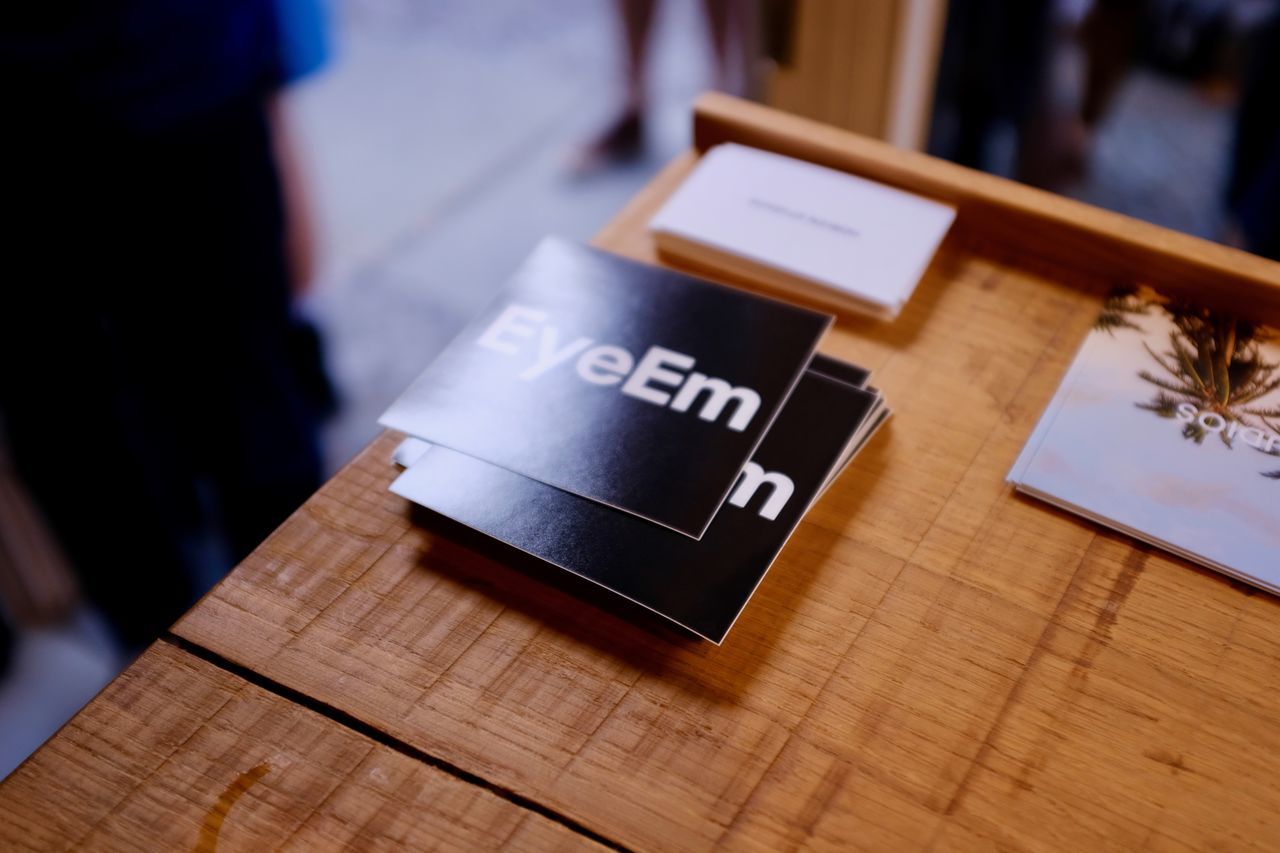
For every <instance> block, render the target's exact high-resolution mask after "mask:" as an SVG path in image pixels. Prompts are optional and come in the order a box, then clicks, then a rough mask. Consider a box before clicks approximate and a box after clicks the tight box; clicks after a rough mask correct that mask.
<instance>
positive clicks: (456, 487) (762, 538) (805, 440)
mask: <svg viewBox="0 0 1280 853" xmlns="http://www.w3.org/2000/svg"><path fill="white" fill-rule="evenodd" d="M833 375H840V376H842V377H844V378H845V379H852V380H854V381H855V382H857V383H858V384H862V383H865V381H866V378H867V376H866V371H864V370H862V369H861V368H858V367H856V366H854V365H848V364H845V363H843V362H839V361H836V360H834V359H829V358H826V357H821V356H820V357H818V358H816V359H815V362H814V364H813V366H812V367H811V368H810V369H809V371H808V372H806V373H805V374H804V376H803V378H801V380H800V382H799V384H798V385H797V387H796V389H795V391H794V393H792V394H791V396H790V398H789V399H788V400H787V402H786V404H785V406H784V407H783V409H782V411H781V413H780V414H779V415H778V417H777V419H776V421H775V422H774V424H773V426H772V427H771V429H770V430H769V432H768V434H767V435H766V436H765V438H764V441H763V442H762V443H761V444H760V446H759V448H757V449H756V451H755V453H754V454H753V455H752V457H751V459H750V460H749V461H747V462H746V463H745V465H743V466H740V469H739V473H738V474H737V477H736V479H731V488H730V490H729V492H728V497H727V499H726V500H725V501H724V504H723V506H721V507H720V508H719V512H718V513H716V514H715V517H714V520H713V521H712V522H711V524H710V525H709V527H708V528H707V531H706V533H705V534H704V535H703V537H702V538H701V540H694V539H691V538H689V537H688V536H684V535H681V534H679V533H676V532H674V531H672V530H669V529H666V528H664V527H661V526H658V525H655V524H652V523H650V522H647V521H645V520H644V519H641V518H638V517H636V516H634V515H629V514H626V513H622V512H619V511H617V510H615V509H612V508H610V507H608V506H605V505H603V504H600V503H597V502H595V501H591V500H587V499H584V498H582V497H580V496H578V495H574V494H570V493H569V492H566V491H563V490H560V489H557V488H555V487H553V486H550V485H547V484H546V483H543V482H539V481H538V480H535V479H532V478H529V477H524V476H521V475H520V474H517V473H515V472H514V471H512V470H510V469H509V468H507V467H503V466H500V465H495V464H491V463H489V462H485V461H483V460H481V459H478V458H476V457H474V456H469V455H467V454H463V453H459V452H457V451H455V450H451V449H449V448H446V447H442V446H430V445H427V444H425V443H421V442H418V443H417V444H416V445H408V444H407V445H405V446H402V448H401V450H400V451H398V459H399V461H401V462H402V464H408V465H409V468H408V470H406V471H405V472H404V473H403V474H402V475H401V476H400V477H399V479H397V480H396V481H395V483H394V484H393V485H392V491H394V492H396V493H397V494H399V495H402V496H404V497H406V498H408V499H410V500H412V501H413V502H415V503H417V504H420V505H421V506H424V507H426V508H428V509H430V510H433V511H435V512H437V513H440V514H441V515H444V516H446V517H448V518H451V519H453V520H454V521H457V522H460V523H462V524H463V525H466V526H468V527H471V528H474V529H475V530H478V531H480V532H482V533H484V534H486V535H488V536H491V537H493V538H495V539H497V540H500V541H502V542H505V543H507V544H508V545H511V546H514V547H516V548H518V549H520V550H522V551H524V552H526V553H529V554H532V555H533V556H535V557H538V558H540V559H542V560H545V561H547V562H549V563H551V564H554V565H556V566H559V567H561V568H564V569H567V570H568V571H570V572H573V573H574V574H577V575H579V576H581V577H584V578H587V579H589V580H591V581H593V582H595V583H597V584H600V585H601V586H603V587H605V588H607V589H609V590H612V591H613V592H615V593H617V594H619V595H622V596H625V597H626V598H628V599H630V600H632V601H634V602H636V603H638V604H640V605H642V606H644V607H646V608H649V609H650V610H653V611H655V612H656V613H658V614H660V615H662V616H664V617H666V618H667V619H670V620H672V621H674V622H676V623H677V624H679V625H681V626H684V627H685V628H687V629H688V630H690V631H692V632H694V633H695V634H698V635H700V636H702V637H705V638H707V639H709V640H711V641H713V642H715V643H719V642H721V641H722V640H723V639H724V637H725V635H726V634H727V633H728V631H729V629H730V627H731V626H732V625H733V623H734V621H735V620H736V619H737V617H738V614H739V613H740V612H741V611H742V608H743V607H744V606H745V605H746V603H747V600H748V599H749V598H750V597H751V595H752V593H753V592H754V591H755V589H756V587H757V585H758V584H759V583H760V581H761V579H762V578H763V577H764V575H765V573H766V572H767V571H768V569H769V566H770V565H771V564H772V563H773V561H774V559H775V558H776V557H777V555H778V553H779V552H780V551H781V550H782V547H783V545H784V544H785V543H786V541H787V539H788V538H789V537H790V536H791V534H792V532H793V531H794V530H795V528H796V526H797V525H798V524H799V522H800V520H801V518H802V517H803V516H804V514H805V512H806V511H807V510H808V508H809V507H810V505H811V504H812V503H813V501H814V500H815V499H816V498H817V497H818V496H819V495H820V494H821V493H822V491H823V490H824V489H825V488H826V487H827V485H829V484H830V482H831V481H832V479H833V478H834V477H835V476H836V475H837V474H838V473H839V471H841V470H842V469H843V467H844V466H845V465H846V464H847V463H848V462H849V460H850V459H851V458H852V457H853V456H854V455H855V454H856V453H857V451H858V449H859V448H860V447H861V446H862V444H863V443H864V442H865V441H866V440H867V438H868V437H869V436H870V435H871V433H872V432H874V430H875V428H876V427H878V426H879V425H880V424H881V423H882V422H883V421H884V419H885V418H886V417H887V414H888V412H887V410H886V409H885V408H884V406H883V403H882V399H881V397H880V395H879V394H878V393H877V392H875V391H872V390H866V389H863V388H860V387H858V385H857V384H851V383H850V382H846V381H842V380H841V379H839V378H833Z"/></svg>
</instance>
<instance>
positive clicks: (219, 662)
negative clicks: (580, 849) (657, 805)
mask: <svg viewBox="0 0 1280 853" xmlns="http://www.w3.org/2000/svg"><path fill="white" fill-rule="evenodd" d="M160 641H161V642H164V643H168V644H169V645H172V646H175V647H176V648H178V649H181V650H182V651H184V652H186V653H187V654H189V655H192V656H193V657H197V658H199V659H200V660H202V661H204V662H205V663H208V664H210V665H212V666H216V667H218V668H219V669H221V670H224V671H225V672H228V673H230V674H232V675H234V676H236V677H237V678H241V679H243V680H245V681H247V682H249V683H250V684H253V685H254V686H256V687H259V688H261V689H263V690H266V691H267V692H269V693H273V694H275V695H276V696H279V697H280V698H281V699H284V700H286V701H288V702H292V703H293V704H295V705H299V706H301V707H303V708H306V709H307V710H309V711H312V712H313V713H316V714H319V715H320V716H322V717H324V718H326V719H328V720H331V721H332V722H334V723H336V724H337V725H339V726H342V727H343V728H345V729H349V730H350V731H353V732H355V733H356V734H358V735H361V736H363V737H366V738H368V739H369V740H372V741H374V742H375V743H378V744H381V745H382V746H385V747H387V748H388V749H392V750H395V751H396V752H398V753H400V754H401V755H404V756H406V757H408V758H412V759H414V760H415V761H420V762H422V763H424V764H427V765H429V766H431V767H434V768H436V769H437V770H440V771H442V772H444V773H448V774H449V775H450V776H452V777H454V778H456V779H458V780H459V781H461V782H466V783H467V784H469V785H474V786H476V787H477V788H481V789H483V790H486V791H489V792H490V793H492V794H493V795H494V796H497V797H500V798H501V799H503V800H506V801H507V802H509V803H511V804H512V805H515V806H518V807H519V808H522V809H524V810H526V811H530V812H533V813H534V814H537V815H540V816H542V817H544V818H546V819H547V820H550V821H554V822H555V823H558V824H560V825H561V826H563V827H565V828H566V829H568V830H570V831H572V832H575V833H577V834H578V835H581V836H583V837H584V838H587V839H590V840H591V841H594V842H596V843H597V844H600V845H603V846H604V847H607V848H609V849H610V850H617V851H619V853H632V850H631V848H629V847H626V846H624V845H622V844H620V843H618V842H617V841H614V840H613V839H611V838H607V837H606V836H604V835H601V834H600V833H599V832H597V831H596V830H594V829H592V828H590V827H589V826H586V825H584V824H582V823H579V822H578V821H576V820H574V819H573V818H571V817H569V816H568V815H566V814H564V813H562V812H558V811H556V810H555V809H552V808H549V807H547V806H545V805H543V804H542V803H539V802H538V801H537V800H532V799H530V798H528V797H526V796H523V795H521V794H518V793H516V792H515V791H512V790H511V789H510V788H504V787H503V786H501V785H498V784H497V783H495V782H492V781H490V780H488V779H485V778H484V777H483V776H479V775H477V774H475V773H472V772H470V771H468V770H465V769H463V768H461V767H459V766H458V765H456V764H453V763H452V762H449V761H446V760H444V759H442V758H440V757H438V756H435V755H432V754H430V753H428V752H424V751H423V750H421V749H418V748H417V747H414V746H412V745H410V744H408V743H405V742H404V741H402V740H399V739H398V738H395V737H393V736H391V735H390V734H388V733H387V732H384V731H382V730H381V729H379V728H377V727H376V726H373V725H372V724H370V723H367V722H365V721H364V720H361V719H360V718H359V717H356V716H353V715H352V714H349V713H347V712H346V711H343V710H341V709H339V708H335V707H333V706H332V705H329V704H327V703H325V702H321V701H320V700H318V699H315V698H313V697H311V696H308V695H307V694H305V693H303V692H301V691H299V690H295V689H293V688H292V687H289V686H287V685H285V684H281V683H280V682H278V681H276V680H275V679H273V678H269V677H267V676H265V675H262V674H261V673H258V672H255V671H254V670H252V669H249V668H248V667H246V666H242V665H241V664H238V663H236V662H235V661H232V660H228V659H227V658H225V657H223V656H222V655H220V654H218V653H217V652H215V651H213V650H211V649H208V648H205V647H204V646H201V645H198V644H196V643H193V642H191V641H190V640H187V639H184V638H182V637H179V636H178V635H176V634H174V633H172V632H166V633H165V634H164V635H163V636H161V637H160Z"/></svg>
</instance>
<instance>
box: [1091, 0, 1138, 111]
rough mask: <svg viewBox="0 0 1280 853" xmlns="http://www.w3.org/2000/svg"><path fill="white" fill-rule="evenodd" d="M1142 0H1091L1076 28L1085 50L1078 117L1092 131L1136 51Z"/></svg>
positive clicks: (1110, 100)
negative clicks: (1087, 15) (1083, 17)
mask: <svg viewBox="0 0 1280 853" xmlns="http://www.w3.org/2000/svg"><path fill="white" fill-rule="evenodd" d="M1144 3H1145V0H1095V3H1094V6H1093V9H1092V10H1091V11H1090V12H1089V17H1088V18H1087V19H1086V20H1085V23H1084V25H1083V27H1082V28H1081V31H1080V42H1081V46H1082V47H1083V48H1084V53H1085V70H1084V83H1083V92H1082V95H1081V98H1080V118H1081V121H1082V122H1083V123H1084V126H1085V128H1086V129H1087V130H1089V131H1092V130H1093V129H1094V128H1096V127H1097V125H1098V123H1099V122H1100V121H1102V119H1103V118H1104V117H1105V116H1106V114H1107V113H1108V112H1109V111H1110V109H1111V104H1112V102H1113V101H1114V100H1115V96H1116V93H1117V92H1118V91H1119V90H1120V85H1121V84H1122V83H1123V82H1124V80H1125V77H1126V76H1128V73H1129V67H1130V66H1131V65H1132V64H1133V60H1134V53H1135V52H1136V50H1137V45H1138V35H1139V26H1140V24H1141V22H1142V10H1143V6H1144Z"/></svg>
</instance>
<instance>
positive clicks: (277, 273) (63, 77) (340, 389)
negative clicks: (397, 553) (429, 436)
mask: <svg viewBox="0 0 1280 853" xmlns="http://www.w3.org/2000/svg"><path fill="white" fill-rule="evenodd" d="M58 6H59V8H57V9H24V10H18V11H11V12H6V13H5V18H6V19H7V22H6V24H5V26H4V28H3V32H2V33H0V62H2V63H3V65H4V68H3V71H4V73H3V74H2V75H0V78H3V80H4V81H5V82H4V83H3V86H4V87H5V93H4V94H5V103H6V105H7V106H6V111H7V113H8V115H7V117H6V125H7V127H8V129H9V133H8V134H7V136H8V139H7V141H6V146H7V148H8V151H7V152H6V153H8V154H9V156H8V157H6V158H5V161H6V166H7V170H8V174H7V176H6V177H7V179H8V180H7V185H8V186H10V187H11V188H12V194H11V198H12V203H11V205H10V207H11V210H12V211H13V213H15V214H16V218H17V219H18V220H20V222H21V225H20V226H19V227H18V228H17V229H16V233H14V234H13V235H12V236H11V239H10V245H11V246H12V247H13V254H15V255H16V258H15V260H16V261H17V263H16V264H15V265H14V268H15V269H17V270H20V271H21V280H20V281H11V284H10V286H9V287H8V288H6V292H5V297H4V298H5V300H6V304H5V306H4V307H3V308H2V309H0V348H2V349H0V434H2V435H3V441H0V447H2V448H3V449H0V777H3V776H4V775H5V774H7V773H8V772H9V771H10V770H11V769H12V768H13V767H15V766H16V765H17V763H19V762H20V761H21V760H22V759H23V758H24V757H25V756H26V755H27V754H28V753H29V752H30V751H31V750H33V749H34V748H35V747H37V746H38V745H39V744H40V743H41V742H42V741H43V740H44V739H45V738H46V737H48V736H49V735H50V734H52V733H53V732H54V731H55V730H56V729H57V727H58V726H60V725H61V724H62V723H63V722H64V721H65V720H66V719H68V718H69V717H70V715H71V714H73V713H74V712H75V711H76V710H77V709H78V708H79V707H80V706H81V705H82V704H83V703H84V702H86V701H87V700H88V699H90V698H91V697H92V696H93V695H94V693H96V691H97V690H98V689H100V688H101V687H102V686H103V685H104V684H105V683H106V682H107V681H109V680H110V679H111V678H112V677H114V675H115V674H116V673H117V672H118V671H119V669H120V668H121V667H122V666H124V665H126V664H127V662H128V661H129V660H130V659H131V657H132V656H133V655H134V654H136V653H137V652H138V651H140V650H141V649H142V648H143V647H145V645H146V644H147V643H148V642H150V641H151V640H152V639H154V637H155V636H157V635H158V634H159V633H160V632H161V631H163V630H164V628H165V626H167V625H168V624H170V623H171V622H172V621H173V619H174V618H176V616H177V615H179V614H180V613H181V612H182V611H183V610H185V609H186V608H187V607H188V606H189V605H190V604H191V603H193V602H194V600H195V598H196V597H198V595H199V594H201V593H202V592H203V591H204V590H206V589H207V588H208V587H209V586H210V585H211V584H213V583H215V582H216V581H217V580H218V579H219V578H220V577H221V576H222V575H223V574H225V572H226V571H228V570H229V568H230V567H231V566H232V565H234V563H235V562H237V561H238V560H239V559H241V558H242V557H243V556H244V555H245V554H246V553H247V552H248V550H249V549H251V548H252V547H253V545H254V544H256V543H257V542H258V541H260V540H261V539H262V538H263V536H265V535H266V533H268V532H269V531H270V530H271V529H272V528H273V527H274V526H275V525H276V524H278V523H279V522H280V521H282V520H283V519H284V517H285V516H286V515H287V514H288V512H290V511H291V510H292V509H293V508H295V507H296V506H297V505H298V504H299V503H300V502H301V501H302V500H303V499H305V497H306V495H307V494H309V493H310V492H311V491H312V490H313V489H314V488H315V487H316V485H318V484H319V483H320V482H322V481H323V479H324V478H326V477H327V476H328V475H330V474H331V473H332V472H333V471H335V470H336V468H337V467H338V466H340V465H341V464H342V463H343V462H344V461H346V460H347V459H349V458H350V457H351V456H352V455H354V453H356V452H357V451H358V450H359V449H360V448H361V447H362V446H363V445H364V444H365V443H366V442H367V441H368V440H369V439H371V438H372V437H373V436H374V435H375V434H376V433H377V431H378V428H377V425H376V419H377V417H378V415H379V414H380V413H381V411H382V410H383V408H385V406H386V405H387V404H388V403H389V402H390V400H391V399H392V398H393V397H394V396H395V395H396V394H397V393H398V392H399V391H400V390H401V389H402V388H403V387H404V386H405V385H407V384H408V382H409V381H410V380H411V379H412V378H413V377H414V376H415V375H416V374H417V373H418V372H419V371H420V370H421V368H422V367H423V366H424V365H425V364H426V363H427V362H428V361H429V360H430V359H431V358H432V356H433V355H434V354H435V353H436V352H438V351H439V350H440V349H441V348H442V347H443V346H444V345H445V343H446V342H447V341H448V340H449V338H450V337H451V336H452V335H453V334H454V333H455V332H456V331H457V330H458V329H459V328H460V327H461V325H462V324H463V323H464V322H465V321H466V320H467V319H469V317H470V316H471V315H472V314H473V313H474V312H476V311H477V310H478V309H479V308H480V307H481V306H482V305H483V304H484V303H485V302H486V301H487V300H489V299H490V298H491V297H492V296H493V294H494V293H495V292H496V290H497V289H498V288H499V287H500V286H501V284H502V282H503V280H504V278H505V277H506V275H507V274H508V273H509V272H510V271H511V270H512V269H513V268H514V267H515V266H516V265H517V263H518V262H519V260H520V259H521V258H522V257H523V256H524V255H525V254H526V253H527V252H528V251H529V250H530V249H531V248H532V247H533V245H534V244H535V243H536V242H537V241H538V240H539V239H540V238H541V237H542V236H544V235H545V234H549V233H554V234H560V235H563V236H567V237H570V238H576V239H579V240H586V239H589V238H590V236H591V235H592V234H593V233H594V232H595V231H596V230H597V229H598V228H599V227H600V226H601V225H602V224H603V223H604V222H605V221H606V220H607V219H608V218H609V217H610V216H611V215H612V214H613V213H614V212H616V211H617V210H618V209H619V208H620V207H621V206H622V205H623V204H624V203H625V202H626V201H627V200H628V199H629V198H630V197H631V196H632V195H633V194H634V193H635V192H636V191H637V190H639V189H640V188H641V187H642V186H643V185H644V184H645V183H646V182H647V181H648V180H649V179H650V178H651V177H652V175H653V174H654V172H655V171H656V170H657V169H658V168H660V167H661V165H662V164H663V163H664V162H666V161H667V160H669V159H670V158H671V157H673V156H674V155H675V154H677V153H678V152H680V151H681V150H682V149H684V148H685V147H686V146H687V145H688V144H689V124H690V122H689V110H690V105H691V102H692V100H693V98H694V97H695V96H696V94H697V93H698V92H700V91H702V90H704V89H708V88H717V89H722V90H727V91H730V92H732V93H735V94H740V95H744V96H748V97H752V98H754V99H757V100H760V101H763V102H765V103H769V104H771V105H774V106H776V107H778V108H781V109H784V110H788V111H791V112H795V113H799V114H802V115H806V116H810V117H813V118H817V119H820V120H822V121H825V122H828V123H830V124H834V125H837V126H840V127H845V128H849V129H852V130H856V131H858V132H861V133H865V134H868V135H871V136H875V137H877V138H880V139H884V140H887V141H889V142H892V143H893V144H895V145H899V146H902V147H907V148H914V149H919V150H927V151H929V152H930V153H934V154H936V155H938V156H942V157H946V158H948V159H952V160H955V161H957V162H960V163H963V164H965V165H968V166H972V167H974V168H979V169H983V170H986V171H990V172H994V173H997V174H1001V175H1005V176H1008V177H1012V178H1015V179H1017V180H1021V181H1025V182H1027V183H1031V184H1034V185H1037V186H1040V187H1043V188H1045V189H1049V190H1052V191H1054V192H1059V193H1063V194H1065V195H1069V196H1072V197H1075V198H1079V199H1083V200H1085V201H1088V202H1090V203H1093V204H1097V205H1100V206H1103V207H1107V208H1110V209H1113V210H1117V211H1120V212H1123V213H1127V214H1130V215H1132V216H1136V217H1139V218H1142V219H1147V220H1150V221H1152V222H1156V223H1158V224H1161V225H1165V226H1167V227H1170V228H1174V229H1177V230H1181V231H1185V232H1188V233H1191V234H1195V235H1197V236H1201V237H1204V238H1207V239H1210V240H1217V241H1223V242H1227V243H1230V244H1232V245H1235V246H1238V247H1241V248H1244V249H1246V250H1249V251H1253V252H1256V253H1258V254H1262V255H1266V256H1269V257H1273V258H1274V257H1278V256H1280V243H1278V241H1277V234H1278V231H1280V228H1278V226H1277V207H1278V205H1280V109H1277V108H1276V105H1277V94H1276V93H1277V92H1278V91H1280V79H1278V71H1277V68H1278V66H1280V62H1278V58H1280V7H1278V4H1277V2H1276V1H1275V0H1121V1H1120V2H1116V0H1043V2H1040V1H1039V0H1003V2H1002V0H950V2H947V0H856V2H853V0H665V2H640V1H639V0H614V2H604V0H544V2H538V3H529V2H517V0H486V2H483V3H477V2H466V0H331V2H321V0H97V2H80V3H72V4H69V5H68V4H58Z"/></svg>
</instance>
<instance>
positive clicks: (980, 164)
mask: <svg viewBox="0 0 1280 853" xmlns="http://www.w3.org/2000/svg"><path fill="white" fill-rule="evenodd" d="M1053 7H1054V4H1053V2H1051V0H952V2H951V3H950V4H949V5H948V8H947V21H946V29H945V33H944V37H943V45H942V54H941V57H940V59H939V63H938V83H937V90H936V95H935V102H936V106H935V119H934V125H933V128H932V130H931V138H930V143H929V149H930V151H931V152H932V153H934V154H936V155H938V156H941V157H944V158H946V159H948V160H952V161H953V162H956V163H960V164H961V165H964V166H969V167H970V168H974V169H990V168H991V165H992V160H993V157H994V154H993V147H994V140H995V139H996V136H997V134H998V133H999V132H1000V131H1001V130H1003V129H1008V130H1010V131H1012V135H1013V141H1014V150H1015V157H1014V161H1015V162H1014V166H1013V170H1014V173H1015V175H1016V176H1017V177H1019V179H1021V180H1030V176H1031V175H1032V173H1033V172H1035V171H1036V170H1037V169H1038V164H1035V163H1034V162H1033V160H1032V158H1033V157H1034V155H1035V152H1036V151H1038V150H1039V134H1040V130H1041V127H1042V124H1043V120H1044V109H1045V105H1046V101H1047V99H1046V97H1045V94H1046V91H1047V88H1048V73H1049V62H1050V59H1051V57H1052V46H1053V45H1052V39H1051V36H1052V23H1053ZM1032 182H1034V181H1032Z"/></svg>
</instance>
